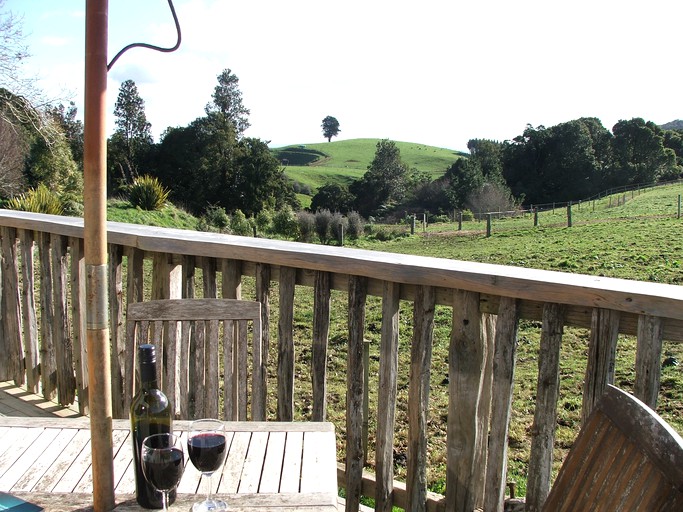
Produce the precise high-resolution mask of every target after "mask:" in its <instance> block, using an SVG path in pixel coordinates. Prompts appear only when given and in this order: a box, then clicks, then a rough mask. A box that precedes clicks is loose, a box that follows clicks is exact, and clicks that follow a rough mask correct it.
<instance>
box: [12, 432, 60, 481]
mask: <svg viewBox="0 0 683 512" xmlns="http://www.w3.org/2000/svg"><path fill="white" fill-rule="evenodd" d="M32 430H36V431H37V429H32ZM59 432H60V431H59V430H57V429H45V430H42V432H37V433H38V435H37V437H32V439H33V440H32V441H31V442H30V443H29V444H27V445H26V450H25V451H23V452H22V453H21V454H20V456H19V457H18V458H17V459H16V460H15V461H14V462H12V463H11V466H12V467H11V470H10V471H7V472H5V474H4V475H3V476H2V478H0V489H9V490H13V489H14V487H15V486H16V484H17V483H18V482H19V481H20V480H21V479H22V478H23V477H24V476H25V475H26V473H27V472H30V471H33V470H34V465H35V463H36V460H37V459H38V458H39V457H40V456H41V455H42V453H43V452H44V451H45V450H47V449H49V448H50V446H51V444H52V443H53V442H54V441H55V438H56V437H57V435H58V434H59ZM31 434H34V432H33V431H32V432H31ZM12 450H13V451H15V450H16V451H20V450H21V448H20V446H17V445H14V446H13V448H12ZM3 464H4V463H3Z"/></svg>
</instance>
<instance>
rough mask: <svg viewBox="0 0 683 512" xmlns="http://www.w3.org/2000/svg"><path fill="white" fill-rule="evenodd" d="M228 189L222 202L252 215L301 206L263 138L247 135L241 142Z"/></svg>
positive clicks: (282, 169) (290, 183)
mask: <svg viewBox="0 0 683 512" xmlns="http://www.w3.org/2000/svg"><path fill="white" fill-rule="evenodd" d="M226 192H227V194H226V197H224V199H223V201H225V203H227V205H231V206H232V208H234V207H238V208H240V209H241V210H242V211H243V212H244V213H245V214H247V215H249V216H253V215H256V214H257V213H258V212H260V211H261V210H264V209H267V208H269V207H274V208H275V209H279V208H281V207H283V206H285V205H289V206H293V207H295V208H299V207H300V205H299V202H298V200H297V199H296V195H295V194H294V188H293V186H292V182H291V180H289V178H287V176H286V175H285V172H284V168H283V167H281V166H280V162H279V161H278V160H277V159H276V158H275V157H274V156H273V154H272V153H271V151H270V149H269V148H268V145H267V144H266V143H265V142H263V141H262V140H260V139H255V138H250V137H245V138H243V139H241V140H240V141H239V143H238V147H237V156H236V158H235V165H234V170H233V173H232V176H231V179H230V180H229V184H228V188H227V191H226Z"/></svg>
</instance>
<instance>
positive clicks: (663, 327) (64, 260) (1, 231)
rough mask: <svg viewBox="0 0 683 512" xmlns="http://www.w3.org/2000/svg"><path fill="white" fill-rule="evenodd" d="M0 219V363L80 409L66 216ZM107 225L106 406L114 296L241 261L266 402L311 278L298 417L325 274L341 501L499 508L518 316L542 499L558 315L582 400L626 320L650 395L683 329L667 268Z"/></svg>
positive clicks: (222, 272)
mask: <svg viewBox="0 0 683 512" xmlns="http://www.w3.org/2000/svg"><path fill="white" fill-rule="evenodd" d="M0 237H1V238H2V245H1V249H2V267H1V271H2V279H1V283H2V294H1V295H0V300H1V301H2V302H1V305H0V312H1V314H2V328H1V329H0V351H2V353H3V357H2V358H0V380H10V379H13V380H14V381H15V382H17V384H26V385H27V386H28V388H29V389H30V390H32V391H36V392H40V393H42V394H43V395H45V396H46V397H55V396H56V398H57V399H58V400H59V402H60V403H62V404H69V403H72V402H73V401H74V400H76V399H77V400H78V404H79V407H80V408H81V410H82V411H83V412H87V409H88V396H87V393H88V383H87V371H86V368H85V366H86V363H87V358H86V357H85V346H84V345H85V343H84V338H85V336H84V333H85V330H86V325H85V307H84V303H85V279H86V276H85V264H84V258H83V239H82V237H83V222H82V219H78V218H68V217H57V216H49V215H39V214H30V213H24V212H14V211H9V210H0ZM108 243H109V256H110V261H109V268H110V273H109V305H110V333H111V347H112V358H111V361H112V387H113V393H112V395H113V397H114V404H113V408H114V415H115V416H116V417H125V416H126V413H125V411H124V410H123V403H124V401H123V399H122V391H121V389H122V387H121V382H122V380H123V379H125V378H126V376H124V375H123V374H122V372H123V368H125V366H126V365H125V360H126V358H128V357H130V354H126V353H125V350H124V347H125V336H126V333H125V328H124V325H125V323H124V317H125V304H127V303H128V302H135V301H140V300H147V299H149V298H178V297H193V296H195V290H196V289H197V287H198V286H197V281H196V279H195V269H201V272H200V273H201V276H202V285H201V287H200V288H201V289H202V290H203V296H205V297H212V296H218V295H220V296H223V297H225V298H241V285H242V282H243V279H244V278H254V279H253V281H251V280H250V281H251V282H253V283H254V287H255V291H254V295H255V299H256V300H259V301H261V302H262V304H263V308H262V309H263V325H264V326H268V325H270V323H271V318H272V319H273V323H276V324H277V326H275V325H272V326H271V330H272V331H273V332H277V336H274V337H275V338H276V339H275V340H273V341H272V343H271V340H270V334H269V329H268V328H264V331H263V332H264V345H265V347H269V346H270V347H271V348H270V354H271V358H270V360H269V361H268V362H267V364H268V365H269V370H270V371H269V374H270V375H271V377H272V378H273V379H275V380H276V383H277V384H276V386H275V388H276V389H270V390H269V394H270V395H271V396H272V397H276V399H277V407H276V408H274V409H273V412H272V415H273V416H277V418H278V419H282V420H290V419H292V418H293V416H294V411H293V408H294V398H293V397H294V395H295V394H296V392H297V390H296V386H297V384H298V382H297V381H296V379H295V375H294V372H295V370H294V357H295V355H294V325H293V320H292V318H293V310H294V307H295V302H296V298H295V297H296V296H297V293H298V292H297V291H296V289H297V287H298V288H299V289H301V288H302V287H303V288H308V289H310V290H311V291H312V293H313V296H314V301H313V303H314V306H313V317H312V325H311V339H310V347H311V354H312V355H311V379H312V409H311V411H310V414H309V418H307V419H310V420H312V421H320V420H323V419H325V417H326V411H327V407H328V405H327V403H326V398H327V394H328V391H327V380H328V379H327V376H326V368H327V359H328V348H329V341H330V340H329V337H330V336H329V334H330V304H331V299H330V298H331V294H332V292H333V291H334V290H341V291H343V292H346V293H347V294H348V301H347V303H346V305H345V306H344V307H345V308H346V310H347V314H346V316H347V318H348V323H347V326H348V332H347V336H346V338H347V344H348V346H347V347H346V351H347V357H348V360H347V368H348V369H347V376H346V384H347V387H346V420H345V421H346V422H345V425H339V426H338V428H341V429H342V430H345V435H344V436H343V438H342V446H339V447H338V448H339V451H340V453H341V455H340V459H341V460H343V464H340V469H339V484H340V487H344V488H345V496H346V499H347V510H358V506H359V501H360V497H361V495H363V496H370V497H372V498H374V499H375V502H376V508H377V510H391V507H392V505H394V506H398V507H401V508H404V509H406V510H414V511H419V510H457V511H471V510H473V509H475V508H478V507H480V508H483V509H484V510H487V511H488V510H502V504H503V500H504V496H505V494H504V491H505V471H506V450H507V436H508V426H509V422H510V415H511V403H512V391H513V373H514V366H515V350H516V345H517V332H518V323H519V321H520V319H531V320H536V321H540V322H541V325H542V327H541V347H540V352H539V377H538V385H537V389H536V412H535V417H534V427H533V429H532V448H531V456H530V461H529V470H528V483H527V510H538V509H539V508H540V505H541V504H542V503H543V501H544V499H545V496H546V494H547V492H548V488H549V486H550V483H551V468H552V460H553V440H554V432H555V427H556V404H557V400H558V393H559V385H558V381H559V367H558V354H559V350H560V344H561V339H562V332H563V328H564V327H565V326H579V327H584V328H587V329H589V330H590V343H589V356H588V365H587V370H586V378H585V383H584V393H583V410H582V414H583V416H584V417H585V416H586V415H587V414H588V412H589V411H590V409H591V407H592V406H593V404H594V402H595V401H596V399H597V398H598V397H599V396H600V394H601V391H602V389H603V388H604V386H605V384H606V383H607V382H608V381H611V379H612V378H613V372H614V354H615V347H616V341H617V336H618V335H619V334H629V335H635V336H637V355H636V369H635V371H636V373H635V375H636V376H635V385H634V391H635V394H636V395H637V396H638V397H640V398H641V399H642V400H644V401H645V402H646V403H648V404H650V405H654V404H655V402H656V400H657V393H658V389H659V375H660V361H661V352H662V341H663V340H667V341H671V342H680V341H683V288H682V287H679V286H673V285H664V284H656V283H646V282H634V281H626V280H619V279H610V278H601V277H594V276H585V275H576V274H566V273H559V272H549V271H540V270H531V269H525V268H515V267H507V266H499V265H489V264H481V263H471V262H464V261H454V260H448V259H441V258H429V257H418V256H407V255H401V254H392V253H383V252H374V251H365V250H357V249H347V248H339V247H330V246H322V245H311V244H301V243H294V242H284V241H275V240H267V239H257V238H246V237H236V236H229V235H219V234H211V233H204V232H193V231H184V230H176V229H162V228H157V227H146V226H140V225H131V224H122V223H115V222H110V223H109V225H108ZM36 250H37V254H35V251H36ZM146 260H148V261H149V262H151V265H150V263H145V261H146ZM34 262H37V263H36V264H35V265H34ZM145 269H146V270H145ZM150 276H151V277H150ZM273 282H277V284H278V296H277V298H276V299H277V300H271V295H272V294H273V288H272V283H273ZM219 290H220V293H219ZM309 293H310V292H309ZM371 296H376V297H380V298H381V309H382V321H381V334H380V337H381V343H380V348H379V375H378V379H377V382H378V384H377V390H376V393H377V403H378V404H380V405H378V407H377V412H376V418H377V426H376V433H375V437H376V440H375V446H376V449H375V454H374V462H375V474H374V475H369V474H368V473H367V472H365V471H364V461H365V460H366V458H365V457H366V454H364V447H365V446H366V444H365V440H364V439H363V437H364V435H365V434H364V432H365V425H364V424H365V423H366V422H365V420H366V418H364V415H365V412H364V407H363V403H364V399H365V397H366V396H367V389H365V387H366V386H367V385H368V384H367V383H368V382H369V381H368V380H367V379H366V378H365V372H364V370H365V366H366V360H365V358H364V357H363V354H364V333H365V330H366V327H367V326H366V320H365V308H366V299H367V298H368V297H371ZM273 299H275V298H274V297H273ZM402 301H409V302H411V303H412V308H413V321H412V335H411V336H410V339H407V338H408V337H407V336H403V338H404V339H402V340H401V342H402V343H404V344H409V346H410V354H411V357H410V370H409V384H408V388H409V389H408V405H407V418H408V432H409V433H408V441H407V444H408V449H407V477H406V481H405V482H396V481H394V480H395V479H394V466H393V454H394V439H395V423H396V416H395V414H396V413H395V410H396V396H397V375H398V373H399V365H398V346H399V303H400V302H402ZM276 303H277V311H274V309H275V306H274V304H276ZM437 305H443V306H446V307H448V308H450V309H451V310H452V316H451V325H450V329H451V334H450V341H449V343H450V345H449V351H448V370H447V372H448V393H449V405H448V411H447V412H448V414H447V418H448V420H447V427H446V430H447V442H446V446H447V448H446V453H445V454H444V459H445V460H446V465H447V469H446V478H445V481H446V487H445V488H446V491H445V492H446V494H445V496H441V495H437V494H434V493H430V492H427V489H426V484H425V482H426V472H427V461H428V456H427V453H428V449H429V446H430V439H429V438H428V435H427V431H428V421H429V418H428V410H429V407H428V406H429V401H430V372H431V371H432V366H433V362H432V360H431V356H432V343H433V336H434V312H435V307H436V306H437ZM336 307H338V306H336ZM275 319H276V320H275ZM173 352H175V350H174V351H173ZM173 352H170V353H173ZM272 354H274V355H275V356H274V357H273V355H272ZM164 364H165V365H166V364H172V363H171V362H168V361H164ZM207 364H208V363H207ZM400 370H401V371H403V368H401V369H400ZM271 388H273V386H271ZM373 391H374V390H373ZM119 398H120V399H119ZM275 411H276V412H275ZM269 419H275V417H272V418H269Z"/></svg>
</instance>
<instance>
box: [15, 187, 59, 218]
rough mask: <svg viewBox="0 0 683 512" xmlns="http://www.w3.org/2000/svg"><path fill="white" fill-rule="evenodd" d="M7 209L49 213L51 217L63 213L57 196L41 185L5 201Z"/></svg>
mask: <svg viewBox="0 0 683 512" xmlns="http://www.w3.org/2000/svg"><path fill="white" fill-rule="evenodd" d="M7 208H9V209H10V210H21V211H24V212H33V213H49V214H52V215H62V214H63V213H64V208H63V207H62V202H61V201H60V199H59V197H58V196H57V194H56V193H55V192H53V191H52V190H50V189H49V188H47V186H45V185H44V184H43V183H41V184H40V185H38V186H37V187H36V188H32V189H29V190H28V191H27V192H25V193H24V194H21V195H20V196H16V197H13V198H12V199H10V200H9V201H7Z"/></svg>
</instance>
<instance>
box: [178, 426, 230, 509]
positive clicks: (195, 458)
mask: <svg viewBox="0 0 683 512" xmlns="http://www.w3.org/2000/svg"><path fill="white" fill-rule="evenodd" d="M227 448H228V447H227V443H226V439H225V423H223V422H222V421H220V420H215V419H202V420H195V421H193V422H192V423H191V424H190V433H189V435H188V438H187V452H188V454H189V456H190V460H191V461H192V464H194V466H195V467H196V468H197V469H198V470H199V471H201V472H202V482H204V481H206V484H205V485H206V499H205V500H204V501H202V502H199V503H195V504H194V505H192V511H193V512H218V511H224V510H227V509H228V506H227V504H226V503H225V502H224V501H223V500H220V499H213V498H212V496H211V491H212V489H213V485H212V483H211V476H212V475H213V473H214V472H215V471H217V470H220V468H221V466H222V465H223V461H224V460H225V456H226V454H227V451H228V450H227Z"/></svg>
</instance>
